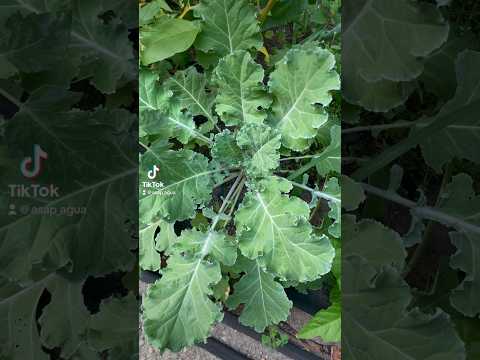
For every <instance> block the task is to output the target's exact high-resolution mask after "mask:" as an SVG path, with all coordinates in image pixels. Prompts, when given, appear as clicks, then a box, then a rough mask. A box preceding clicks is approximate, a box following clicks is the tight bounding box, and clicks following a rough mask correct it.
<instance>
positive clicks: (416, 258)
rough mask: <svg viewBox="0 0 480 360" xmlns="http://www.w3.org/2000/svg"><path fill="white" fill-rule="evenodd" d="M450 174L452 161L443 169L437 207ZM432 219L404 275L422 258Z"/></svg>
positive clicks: (429, 237) (427, 243)
mask: <svg viewBox="0 0 480 360" xmlns="http://www.w3.org/2000/svg"><path fill="white" fill-rule="evenodd" d="M451 176H452V163H451V162H450V163H449V164H448V165H447V168H446V169H445V173H444V175H443V180H442V184H441V186H440V190H439V191H438V195H437V201H436V202H435V206H436V207H437V206H438V205H439V204H440V199H441V196H442V193H443V191H444V189H445V187H446V186H447V184H448V182H449V181H450V178H451ZM433 223H434V222H433V221H429V222H428V225H427V228H426V229H425V235H424V237H423V241H422V242H421V243H420V245H418V247H417V248H416V249H415V251H414V253H413V255H412V258H411V259H410V261H409V262H408V264H407V266H406V268H405V270H404V272H403V276H404V277H406V276H407V275H408V274H409V273H410V272H411V271H412V270H413V269H414V268H415V267H416V266H417V264H418V262H419V261H420V259H421V258H422V256H423V254H424V253H425V251H426V250H427V249H428V248H429V247H430V245H431V243H432V241H433V239H434V237H433V236H432V229H433Z"/></svg>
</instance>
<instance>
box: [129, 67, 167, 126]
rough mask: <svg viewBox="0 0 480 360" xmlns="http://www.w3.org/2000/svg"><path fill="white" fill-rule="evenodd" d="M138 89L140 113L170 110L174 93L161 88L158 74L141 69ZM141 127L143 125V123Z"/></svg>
mask: <svg viewBox="0 0 480 360" xmlns="http://www.w3.org/2000/svg"><path fill="white" fill-rule="evenodd" d="M138 89H139V90H138V91H139V96H138V99H139V102H140V104H139V110H140V113H141V112H143V111H145V110H164V111H167V110H168V108H169V102H170V98H171V97H172V96H173V92H171V91H166V90H165V89H164V88H163V87H161V86H160V83H159V82H158V74H156V73H154V72H153V71H150V70H147V69H141V70H140V74H139V86H138ZM141 125H143V122H142V124H141Z"/></svg>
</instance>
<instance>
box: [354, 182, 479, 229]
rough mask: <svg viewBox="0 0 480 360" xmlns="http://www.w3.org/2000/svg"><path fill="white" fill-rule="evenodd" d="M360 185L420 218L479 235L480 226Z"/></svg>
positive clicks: (387, 192) (381, 190) (393, 194)
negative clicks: (409, 210) (407, 209)
mask: <svg viewBox="0 0 480 360" xmlns="http://www.w3.org/2000/svg"><path fill="white" fill-rule="evenodd" d="M360 185H361V186H362V187H363V189H364V190H365V191H366V192H369V193H371V194H373V195H376V196H378V197H381V198H383V199H386V200H390V201H393V202H395V203H397V204H399V205H403V206H405V207H408V208H410V209H412V210H411V211H412V212H413V213H414V214H415V215H417V216H418V217H420V218H423V219H427V220H433V221H436V222H439V223H442V224H445V225H447V226H451V227H454V228H461V229H464V230H467V231H470V232H473V233H476V234H480V226H478V225H475V224H471V223H468V222H466V221H464V220H462V219H460V218H458V217H455V216H452V215H449V214H446V213H444V212H442V211H440V210H437V209H435V208H432V207H429V206H417V204H416V203H415V202H414V201H411V200H408V199H405V198H403V197H401V196H400V195H398V194H396V193H393V192H390V191H387V190H383V189H379V188H377V187H375V186H372V185H369V184H365V183H360Z"/></svg>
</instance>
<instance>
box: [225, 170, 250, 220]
mask: <svg viewBox="0 0 480 360" xmlns="http://www.w3.org/2000/svg"><path fill="white" fill-rule="evenodd" d="M246 182H247V178H245V177H244V178H243V179H242V182H241V183H240V185H239V186H238V188H237V190H236V191H235V194H234V195H233V201H232V207H231V208H230V211H229V212H228V216H229V217H230V216H232V213H233V211H234V210H235V206H237V202H238V199H239V197H240V195H241V194H242V190H243V187H244V186H245V183H246Z"/></svg>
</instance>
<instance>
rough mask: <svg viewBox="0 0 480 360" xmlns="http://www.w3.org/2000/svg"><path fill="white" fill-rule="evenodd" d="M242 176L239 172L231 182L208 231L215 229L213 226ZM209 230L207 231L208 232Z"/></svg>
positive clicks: (215, 224)
mask: <svg viewBox="0 0 480 360" xmlns="http://www.w3.org/2000/svg"><path fill="white" fill-rule="evenodd" d="M242 177H243V173H241V174H240V175H239V176H238V177H237V180H235V182H234V183H233V185H232V187H231V188H230V190H229V191H228V194H227V196H225V198H224V199H223V203H222V205H221V206H220V209H219V210H218V214H217V216H215V218H214V219H213V221H212V225H211V226H210V231H213V230H215V226H217V224H218V222H219V221H220V216H221V215H222V213H223V212H224V211H225V208H226V207H227V204H228V203H229V201H230V198H231V197H232V195H233V194H234V193H235V190H236V188H237V186H238V184H239V183H240V181H241V180H242ZM210 231H209V232H210Z"/></svg>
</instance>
